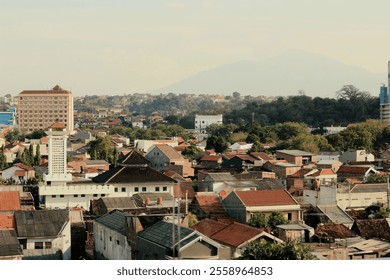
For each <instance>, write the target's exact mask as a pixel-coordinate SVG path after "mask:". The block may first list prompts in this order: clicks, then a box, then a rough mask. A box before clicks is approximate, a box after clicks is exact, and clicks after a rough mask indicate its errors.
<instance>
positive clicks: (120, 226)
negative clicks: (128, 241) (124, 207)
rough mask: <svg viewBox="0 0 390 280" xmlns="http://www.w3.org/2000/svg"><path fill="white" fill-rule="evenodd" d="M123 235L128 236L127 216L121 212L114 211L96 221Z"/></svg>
mask: <svg viewBox="0 0 390 280" xmlns="http://www.w3.org/2000/svg"><path fill="white" fill-rule="evenodd" d="M95 222H96V223H99V224H102V225H104V226H106V227H108V228H110V229H112V230H114V231H116V232H118V233H120V234H122V235H125V234H126V214H125V213H124V212H122V211H120V210H113V211H111V212H109V213H107V214H105V215H103V216H101V217H99V218H97V219H96V220H95Z"/></svg>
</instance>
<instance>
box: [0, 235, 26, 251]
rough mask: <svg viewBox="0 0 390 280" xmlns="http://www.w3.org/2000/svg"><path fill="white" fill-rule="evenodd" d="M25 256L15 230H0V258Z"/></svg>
mask: <svg viewBox="0 0 390 280" xmlns="http://www.w3.org/2000/svg"><path fill="white" fill-rule="evenodd" d="M12 256H23V250H22V247H21V246H20V243H19V240H18V238H17V236H16V232H15V230H13V229H10V230H0V257H12Z"/></svg>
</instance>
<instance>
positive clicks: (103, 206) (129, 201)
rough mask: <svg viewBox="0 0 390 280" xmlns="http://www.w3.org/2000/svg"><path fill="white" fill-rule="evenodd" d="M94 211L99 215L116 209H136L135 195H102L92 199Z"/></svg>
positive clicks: (124, 210)
mask: <svg viewBox="0 0 390 280" xmlns="http://www.w3.org/2000/svg"><path fill="white" fill-rule="evenodd" d="M91 208H92V213H93V214H94V215H97V216H102V215H105V214H107V213H109V212H112V211H114V210H119V211H123V212H127V211H129V210H131V209H136V208H137V205H136V203H135V201H134V198H133V197H130V196H127V197H101V198H99V199H95V200H93V201H92V205H91Z"/></svg>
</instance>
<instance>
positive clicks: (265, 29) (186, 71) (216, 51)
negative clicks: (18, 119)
mask: <svg viewBox="0 0 390 280" xmlns="http://www.w3.org/2000/svg"><path fill="white" fill-rule="evenodd" d="M389 10H390V2H389V1H388V0H375V1H362V0H354V1H352V0H342V1H340V0H337V1H336V0H327V1H318V0H272V1H270V0H241V1H238V0H237V1H233V0H197V1H196V0H182V1H180V0H55V1H54V0H9V1H6V0H0V95H4V94H7V93H10V94H12V95H16V94H18V93H19V92H20V91H22V90H24V89H48V88H51V87H53V86H54V85H56V84H60V85H61V86H62V87H63V88H65V89H69V90H72V91H73V93H74V94H75V95H85V94H89V95H92V94H123V93H134V92H147V91H148V90H151V89H155V88H160V87H163V86H166V85H169V84H171V83H174V82H176V81H179V80H181V79H184V78H187V77H189V76H191V75H193V74H196V73H198V72H201V71H205V70H209V69H212V68H215V67H217V66H220V65H222V64H227V63H233V62H236V61H240V60H245V59H249V60H260V59H262V58H268V57H272V56H275V55H278V54H280V53H282V52H284V51H286V50H289V49H301V50H305V51H309V52H313V53H319V54H323V55H326V56H329V57H332V58H334V59H337V60H339V61H341V62H344V63H346V64H352V65H357V66H360V67H363V68H366V69H368V70H370V71H372V72H381V73H385V72H386V71H387V61H388V60H389V59H390V32H389V26H390V16H389ZM384 79H386V77H384Z"/></svg>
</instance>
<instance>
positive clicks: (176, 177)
mask: <svg viewBox="0 0 390 280" xmlns="http://www.w3.org/2000/svg"><path fill="white" fill-rule="evenodd" d="M164 175H167V176H168V177H170V178H172V179H174V180H175V181H176V182H187V180H186V179H185V178H184V177H183V176H181V175H180V174H179V173H176V172H175V171H172V170H168V171H165V172H164Z"/></svg>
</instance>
